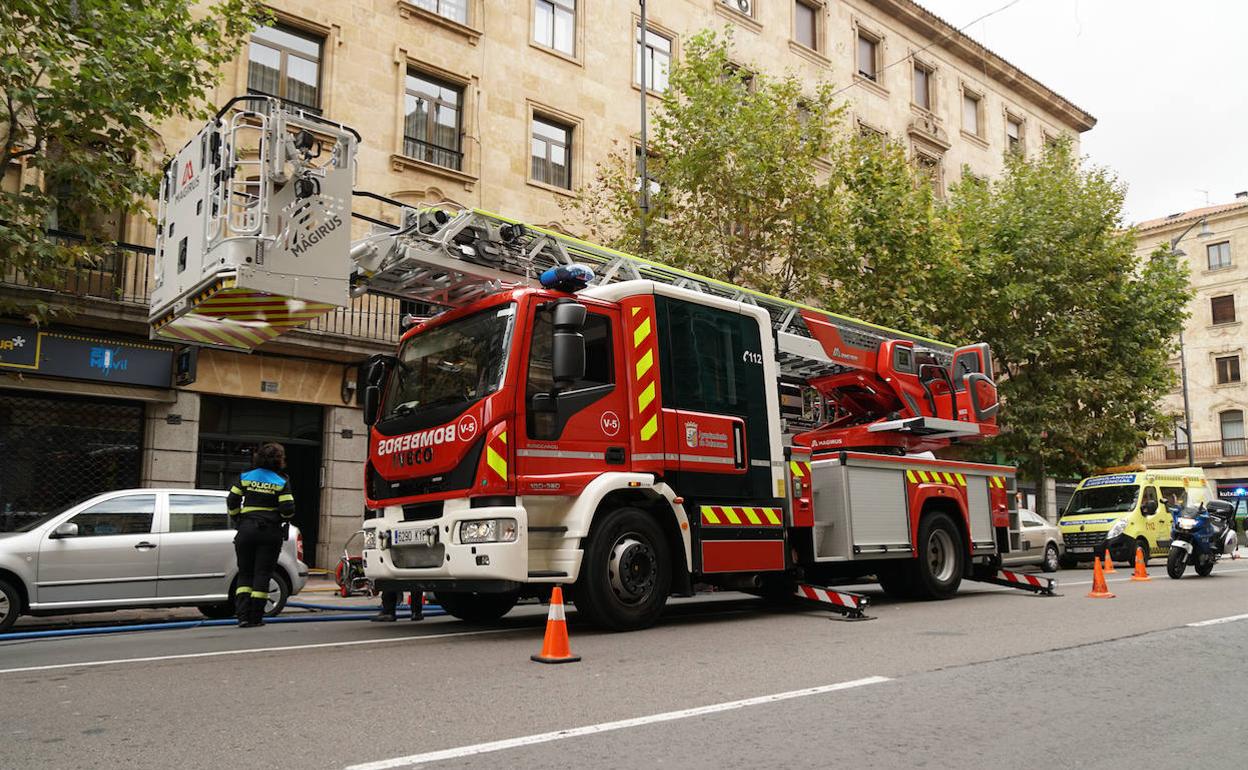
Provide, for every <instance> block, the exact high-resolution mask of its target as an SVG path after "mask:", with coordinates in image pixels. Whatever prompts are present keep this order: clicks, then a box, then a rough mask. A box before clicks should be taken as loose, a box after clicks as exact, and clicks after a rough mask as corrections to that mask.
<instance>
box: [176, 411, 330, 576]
mask: <svg viewBox="0 0 1248 770" xmlns="http://www.w3.org/2000/svg"><path fill="white" fill-rule="evenodd" d="M322 412H323V410H322V408H321V407H319V406H315V405H310V404H288V403H282V402H276V401H260V400H252V399H244V398H225V397H221V396H204V397H202V399H201V401H200V416H199V468H198V470H197V473H196V476H197V485H198V486H199V487H201V488H203V489H229V488H230V485H232V484H233V483H234V482H235V480H237V478H238V475H239V474H240V473H242V472H243V471H245V470H247V469H248V468H251V467H252V466H251V455H252V453H253V452H254V451H255V450H256V447H258V446H259V445H260V444H262V443H264V442H266V441H276V442H277V443H279V444H281V445H282V446H283V447H285V448H286V466H287V467H286V472H287V473H288V474H289V476H290V486H291V491H292V492H293V493H294V495H295V519H294V523H295V526H297V527H299V531H300V532H302V533H303V544H304V561H306V562H308V564H309V565H310V566H315V565H314V564H313V562H314V560H315V559H316V543H317V541H318V539H319V535H320V525H321V422H322V416H323V414H322Z"/></svg>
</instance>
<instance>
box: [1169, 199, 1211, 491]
mask: <svg viewBox="0 0 1248 770" xmlns="http://www.w3.org/2000/svg"><path fill="white" fill-rule="evenodd" d="M1196 225H1200V226H1201V227H1200V232H1199V233H1197V235H1196V237H1197V238H1208V237H1209V236H1211V235H1213V232H1212V231H1210V229H1209V221H1208V220H1207V219H1206V218H1205V217H1201V218H1200V219H1198V220H1196V221H1195V222H1193V223H1191V224H1190V225H1188V226H1187V229H1186V230H1184V231H1183V232H1181V233H1179V234H1178V235H1176V236H1175V237H1173V238H1171V239H1170V253H1172V254H1174V255H1175V256H1176V257H1184V256H1187V255H1186V253H1184V252H1183V250H1182V249H1180V248H1179V241H1181V240H1183V238H1184V237H1185V236H1186V235H1187V234H1188V233H1190V232H1191V231H1192V228H1193V227H1195V226H1196ZM1179 375H1180V377H1181V378H1182V380H1183V434H1184V438H1185V439H1187V441H1186V443H1187V465H1188V467H1189V468H1190V467H1194V466H1195V465H1196V450H1195V448H1194V447H1193V446H1192V407H1191V402H1190V401H1189V400H1188V395H1187V351H1186V349H1185V348H1184V347H1183V330H1182V329H1180V330H1179Z"/></svg>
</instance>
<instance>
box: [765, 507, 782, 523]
mask: <svg viewBox="0 0 1248 770" xmlns="http://www.w3.org/2000/svg"><path fill="white" fill-rule="evenodd" d="M763 513H765V514H767V521H769V522H771V523H772V524H775V525H777V526H779V524H780V513H779V511H777V510H776V509H775V508H764V509H763Z"/></svg>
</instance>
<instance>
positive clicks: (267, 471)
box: [226, 444, 295, 628]
mask: <svg viewBox="0 0 1248 770" xmlns="http://www.w3.org/2000/svg"><path fill="white" fill-rule="evenodd" d="M253 462H254V464H255V466H256V467H255V468H252V469H251V470H249V471H246V472H245V473H243V474H242V475H241V476H240V477H239V479H238V483H237V484H235V485H234V486H232V487H230V494H229V497H227V498H226V504H227V506H228V508H229V511H230V521H232V522H234V523H235V525H236V528H237V529H238V534H236V535H235V536H234V553H235V554H236V555H237V557H238V586H237V587H236V588H235V589H234V606H235V609H236V614H237V615H238V625H239V627H240V628H251V627H253V626H261V625H264V605H265V604H266V603H267V602H268V600H269V580H270V578H271V577H272V575H273V568H274V567H275V566H277V557H278V554H279V553H281V550H282V543H283V542H285V540H286V537H287V534H288V533H289V532H290V520H291V519H292V518H294V515H295V497H294V495H292V494H291V492H290V482H289V481H288V480H287V478H286V476H285V475H284V474H283V473H282V470H283V469H285V467H286V450H285V449H283V448H282V445H281V444H264V445H263V446H261V447H260V448H259V449H257V450H256V453H255V455H254V457H253Z"/></svg>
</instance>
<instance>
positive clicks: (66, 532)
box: [52, 521, 78, 540]
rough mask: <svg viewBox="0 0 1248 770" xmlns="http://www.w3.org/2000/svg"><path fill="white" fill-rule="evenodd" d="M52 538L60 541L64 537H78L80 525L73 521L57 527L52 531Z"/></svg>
mask: <svg viewBox="0 0 1248 770" xmlns="http://www.w3.org/2000/svg"><path fill="white" fill-rule="evenodd" d="M52 537H53V538H55V539H58V540H59V539H60V538H62V537H78V525H77V524H75V523H74V522H72V521H67V522H65V523H64V524H60V525H57V528H56V529H54V530H52Z"/></svg>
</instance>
